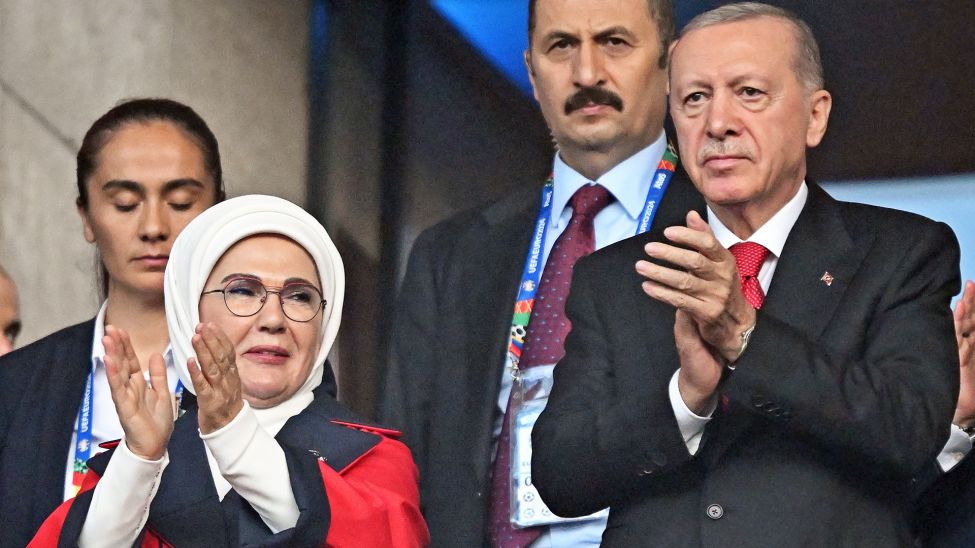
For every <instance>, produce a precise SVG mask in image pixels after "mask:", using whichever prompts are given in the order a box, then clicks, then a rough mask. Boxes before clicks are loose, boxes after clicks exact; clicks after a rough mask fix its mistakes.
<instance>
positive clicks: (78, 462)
mask: <svg viewBox="0 0 975 548" xmlns="http://www.w3.org/2000/svg"><path fill="white" fill-rule="evenodd" d="M94 374H95V373H94V371H92V372H91V373H88V380H87V382H85V395H84V397H82V399H81V409H80V410H79V411H78V422H77V429H78V436H77V440H76V441H75V446H74V459H73V461H72V465H71V484H72V486H74V494H75V495H77V494H78V491H80V490H81V482H82V480H83V479H84V477H85V473H86V472H88V459H89V458H91V443H92V442H91V424H92V407H93V403H94V401H95V391H94V387H93V382H94ZM175 394H176V406H177V407H179V404H180V401H181V400H182V399H183V381H177V382H176V392H175Z"/></svg>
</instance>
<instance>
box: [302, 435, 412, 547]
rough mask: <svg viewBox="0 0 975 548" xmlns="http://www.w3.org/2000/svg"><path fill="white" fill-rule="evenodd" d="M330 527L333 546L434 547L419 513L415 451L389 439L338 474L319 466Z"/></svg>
mask: <svg viewBox="0 0 975 548" xmlns="http://www.w3.org/2000/svg"><path fill="white" fill-rule="evenodd" d="M319 469H320V472H321V476H322V481H323V482H324V485H325V492H326V493H327V495H328V505H329V507H330V510H331V524H330V526H329V529H328V537H327V538H326V544H327V545H328V546H390V547H403V548H405V547H414V546H426V545H428V544H429V543H430V535H429V533H428V532H427V527H426V523H425V522H424V521H423V516H422V515H420V497H419V493H418V492H417V479H418V475H417V471H416V467H415V466H414V465H413V459H412V458H411V457H410V451H409V449H407V448H406V446H405V445H403V444H402V443H400V442H398V441H396V440H393V439H390V438H386V437H384V438H383V439H382V441H380V442H379V444H378V445H377V446H376V447H375V448H373V449H372V450H371V451H369V452H368V453H366V454H365V455H363V456H362V457H360V458H359V459H358V460H356V461H355V462H353V463H352V464H350V465H349V466H347V467H346V468H344V469H343V470H342V471H340V472H337V471H335V470H333V469H332V468H331V467H329V466H328V465H327V464H325V463H324V462H321V463H319Z"/></svg>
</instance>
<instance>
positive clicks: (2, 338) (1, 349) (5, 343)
mask: <svg viewBox="0 0 975 548" xmlns="http://www.w3.org/2000/svg"><path fill="white" fill-rule="evenodd" d="M13 349H14V343H13V341H11V340H10V339H8V338H7V336H6V335H4V334H3V333H0V356H3V355H4V354H6V353H8V352H10V351H11V350H13Z"/></svg>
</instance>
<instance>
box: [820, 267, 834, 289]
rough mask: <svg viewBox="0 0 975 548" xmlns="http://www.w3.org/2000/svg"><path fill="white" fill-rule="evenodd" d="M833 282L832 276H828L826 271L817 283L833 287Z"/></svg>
mask: <svg viewBox="0 0 975 548" xmlns="http://www.w3.org/2000/svg"><path fill="white" fill-rule="evenodd" d="M833 280H834V278H833V275H832V274H830V273H829V271H828V270H827V271H825V272H823V277H822V278H820V279H819V281H821V282H823V283H824V284H826V287H829V286H831V285H833Z"/></svg>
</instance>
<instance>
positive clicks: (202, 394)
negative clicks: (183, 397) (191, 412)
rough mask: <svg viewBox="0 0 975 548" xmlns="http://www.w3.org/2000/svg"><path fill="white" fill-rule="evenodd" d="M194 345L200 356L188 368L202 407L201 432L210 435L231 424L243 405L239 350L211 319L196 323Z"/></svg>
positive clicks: (200, 416) (191, 359) (190, 361)
mask: <svg viewBox="0 0 975 548" xmlns="http://www.w3.org/2000/svg"><path fill="white" fill-rule="evenodd" d="M192 344H193V350H194V351H195V352H196V357H197V359H194V358H190V359H189V363H188V364H187V369H189V371H190V378H192V379H193V387H194V388H195V389H196V399H197V403H198V405H199V408H200V410H199V420H200V432H201V433H203V434H209V433H211V432H215V431H217V430H219V429H221V428H223V427H224V426H226V425H227V424H228V423H230V421H232V420H233V419H234V417H236V416H237V414H238V413H240V410H241V408H242V407H243V406H244V400H243V397H242V395H241V385H240V376H239V375H238V373H237V352H236V350H235V349H234V345H233V344H232V343H231V342H230V340H229V339H228V338H227V335H226V334H225V333H224V332H223V331H222V330H221V329H220V328H218V327H216V326H215V325H214V324H213V323H210V322H208V323H205V324H200V325H198V326H196V334H194V335H193V339H192ZM197 360H198V361H197Z"/></svg>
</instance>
